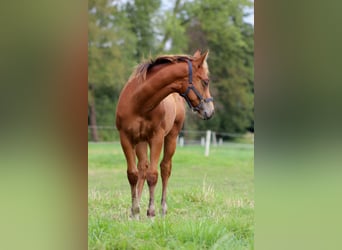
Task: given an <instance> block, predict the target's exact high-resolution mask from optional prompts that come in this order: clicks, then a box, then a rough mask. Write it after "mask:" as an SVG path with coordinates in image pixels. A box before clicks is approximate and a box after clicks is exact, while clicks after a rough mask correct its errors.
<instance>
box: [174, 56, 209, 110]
mask: <svg viewBox="0 0 342 250" xmlns="http://www.w3.org/2000/svg"><path fill="white" fill-rule="evenodd" d="M187 62H188V66H189V85H188V88H187V89H186V90H185V92H184V93H179V94H180V95H181V96H182V97H183V98H184V99H185V101H186V102H187V103H188V105H189V107H190V108H191V109H192V110H193V111H197V112H199V111H200V110H201V108H202V105H203V103H208V102H212V101H214V98H212V97H209V98H203V96H202V95H201V94H200V93H199V91H198V90H197V89H196V88H195V86H194V85H193V84H192V64H191V61H190V60H187ZM205 83H206V84H208V83H207V82H205ZM190 90H192V91H193V92H194V93H195V95H196V96H197V98H198V100H199V101H200V103H199V104H198V105H197V106H193V105H192V103H191V101H190V99H189V97H188V94H189V92H190Z"/></svg>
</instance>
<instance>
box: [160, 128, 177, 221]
mask: <svg viewBox="0 0 342 250" xmlns="http://www.w3.org/2000/svg"><path fill="white" fill-rule="evenodd" d="M176 143H177V135H175V134H169V135H168V136H166V137H165V142H164V156H163V160H162V161H161V163H160V172H161V178H162V185H163V187H162V198H161V206H162V216H165V215H166V213H167V204H166V193H167V184H168V180H169V177H170V175H171V169H172V156H173V155H174V153H175V151H176Z"/></svg>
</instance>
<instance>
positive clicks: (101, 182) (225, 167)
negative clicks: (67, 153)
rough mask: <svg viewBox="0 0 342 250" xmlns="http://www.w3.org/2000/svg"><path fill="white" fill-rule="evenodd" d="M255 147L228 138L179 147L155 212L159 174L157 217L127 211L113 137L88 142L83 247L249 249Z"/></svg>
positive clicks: (122, 163) (127, 190)
mask: <svg viewBox="0 0 342 250" xmlns="http://www.w3.org/2000/svg"><path fill="white" fill-rule="evenodd" d="M253 162H254V148H253V147H252V146H243V145H242V146H241V145H240V146H236V145H235V144H230V145H223V146H219V147H212V148H211V151H210V156H209V157H205V156H204V148H203V147H201V146H185V147H183V148H180V147H178V148H177V151H176V154H175V156H174V158H173V169H172V174H171V178H170V181H169V187H168V214H167V216H166V217H165V218H161V216H160V213H159V209H160V198H161V179H160V177H159V180H158V184H157V188H156V194H155V196H156V204H155V205H156V217H155V218H154V219H149V218H147V216H146V210H147V204H148V188H147V185H145V188H144V191H143V196H142V201H141V205H140V206H141V215H140V220H139V221H137V220H132V219H130V218H129V212H130V206H131V197H130V188H129V184H128V181H127V177H126V162H125V159H124V155H123V153H122V151H121V147H120V144H119V143H108V144H94V143H90V144H89V145H88V168H89V169H88V173H89V174H88V176H89V179H88V210H89V218H88V219H89V221H88V245H89V249H196V250H197V249H253V242H254V239H253V238H254V168H253Z"/></svg>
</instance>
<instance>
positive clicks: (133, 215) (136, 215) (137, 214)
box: [131, 207, 140, 218]
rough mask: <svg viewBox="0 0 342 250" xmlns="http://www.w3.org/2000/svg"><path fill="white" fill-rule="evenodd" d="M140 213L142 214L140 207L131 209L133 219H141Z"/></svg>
mask: <svg viewBox="0 0 342 250" xmlns="http://www.w3.org/2000/svg"><path fill="white" fill-rule="evenodd" d="M139 213H140V208H139V207H134V208H133V207H132V208H131V217H132V218H134V217H135V218H136V217H139Z"/></svg>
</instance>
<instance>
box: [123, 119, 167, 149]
mask: <svg viewBox="0 0 342 250" xmlns="http://www.w3.org/2000/svg"><path fill="white" fill-rule="evenodd" d="M161 128H162V126H161V122H159V123H156V122H152V121H150V120H146V119H142V118H139V119H136V120H134V121H131V122H130V124H129V125H128V126H127V129H126V132H127V133H128V134H129V135H131V140H132V141H133V142H134V143H138V142H141V141H148V140H149V139H151V138H152V137H153V136H154V134H155V133H156V132H157V131H158V130H159V129H161Z"/></svg>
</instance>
